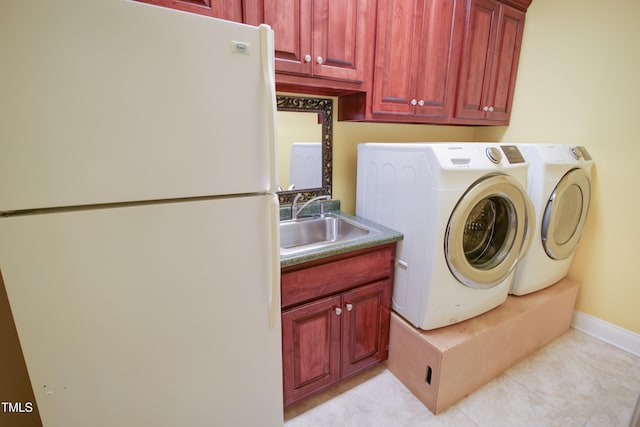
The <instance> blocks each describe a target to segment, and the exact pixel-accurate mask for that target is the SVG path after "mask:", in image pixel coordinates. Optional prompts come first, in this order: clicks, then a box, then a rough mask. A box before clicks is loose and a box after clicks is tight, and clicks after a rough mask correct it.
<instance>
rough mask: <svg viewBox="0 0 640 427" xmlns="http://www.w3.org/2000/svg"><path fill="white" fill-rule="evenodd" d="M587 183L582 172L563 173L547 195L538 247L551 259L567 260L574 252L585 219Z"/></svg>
mask: <svg viewBox="0 0 640 427" xmlns="http://www.w3.org/2000/svg"><path fill="white" fill-rule="evenodd" d="M590 200H591V183H590V181H589V177H588V175H587V173H586V172H585V170H584V169H572V170H570V171H569V172H567V173H566V174H565V175H564V176H563V177H562V179H561V180H560V182H558V185H557V186H556V188H555V189H554V190H553V192H552V193H551V196H550V197H549V201H548V202H547V207H546V208H545V211H544V215H543V216H542V229H541V231H540V232H541V236H542V246H544V250H545V252H546V253H547V255H549V256H550V257H551V258H553V259H557V260H561V259H565V258H568V257H569V256H570V255H571V254H573V251H574V250H575V248H576V246H577V245H578V242H579V241H580V237H581V236H582V229H583V228H584V224H585V221H586V219H587V211H588V210H589V202H590Z"/></svg>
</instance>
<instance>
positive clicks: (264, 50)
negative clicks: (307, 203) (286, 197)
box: [259, 24, 278, 193]
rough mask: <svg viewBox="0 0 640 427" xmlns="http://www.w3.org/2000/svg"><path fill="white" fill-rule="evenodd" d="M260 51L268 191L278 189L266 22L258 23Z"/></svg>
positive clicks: (269, 38) (270, 48) (269, 37)
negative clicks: (265, 124)
mask: <svg viewBox="0 0 640 427" xmlns="http://www.w3.org/2000/svg"><path fill="white" fill-rule="evenodd" d="M259 28H260V43H261V44H262V46H261V49H260V52H261V54H262V74H263V77H264V84H265V89H266V94H267V96H266V97H265V99H266V104H267V105H266V110H267V134H268V135H267V141H268V143H269V166H270V171H269V191H268V192H269V193H275V192H276V191H277V190H278V184H277V182H276V174H277V171H278V148H277V144H276V110H277V107H276V84H275V60H274V57H273V54H274V49H275V48H274V46H275V45H274V41H273V30H272V29H271V27H270V26H269V25H267V24H261V25H260V27H259Z"/></svg>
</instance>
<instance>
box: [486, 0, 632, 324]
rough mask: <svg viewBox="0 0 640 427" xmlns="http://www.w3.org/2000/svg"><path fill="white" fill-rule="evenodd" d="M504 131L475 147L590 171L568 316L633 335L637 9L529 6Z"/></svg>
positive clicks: (621, 1) (628, 5)
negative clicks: (517, 146)
mask: <svg viewBox="0 0 640 427" xmlns="http://www.w3.org/2000/svg"><path fill="white" fill-rule="evenodd" d="M526 19H527V21H526V24H525V34H524V41H523V48H522V54H521V60H520V66H519V71H518V80H517V86H516V98H515V102H514V107H513V114H512V116H511V123H510V126H509V127H506V128H504V127H503V128H481V129H479V130H478V131H477V133H476V137H477V138H478V139H482V140H489V141H493V140H502V141H514V142H524V141H531V142H550V141H554V142H560V143H569V144H582V145H585V146H586V147H587V148H588V149H589V151H590V153H591V155H592V156H593V158H594V160H595V162H596V167H595V174H594V177H593V186H594V191H593V200H592V205H591V210H590V212H589V218H588V221H587V228H586V231H585V235H584V237H583V240H582V243H581V245H580V247H579V249H578V252H577V254H576V257H575V258H574V263H573V265H572V268H571V271H570V273H569V277H571V278H573V279H575V280H577V281H579V282H580V283H582V287H581V288H580V293H579V295H578V301H577V307H576V308H577V310H579V311H582V312H584V313H587V314H590V315H592V316H595V317H597V318H599V319H602V320H605V321H607V322H610V323H613V324H615V325H618V326H620V327H622V328H625V329H628V330H631V331H633V332H636V333H640V275H639V274H638V271H636V268H640V257H639V256H638V255H639V254H640V251H639V250H638V243H639V242H640V226H639V225H638V224H639V222H638V214H639V213H640V200H639V199H638V194H639V191H638V188H637V186H638V183H639V182H640V163H638V162H639V161H640V134H639V133H638V121H640V103H639V102H640V49H639V48H638V42H639V41H640V26H639V25H638V22H639V21H640V2H639V1H638V0H617V1H615V2H602V1H596V0H564V1H561V2H559V1H555V0H534V1H533V3H532V4H531V7H530V9H529V11H528V13H527V18H526Z"/></svg>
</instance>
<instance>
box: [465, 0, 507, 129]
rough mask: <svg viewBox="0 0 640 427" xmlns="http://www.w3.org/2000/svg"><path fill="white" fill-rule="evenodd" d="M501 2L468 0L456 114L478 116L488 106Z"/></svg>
mask: <svg viewBox="0 0 640 427" xmlns="http://www.w3.org/2000/svg"><path fill="white" fill-rule="evenodd" d="M499 12H500V4H499V3H497V2H495V1H493V0H470V2H469V6H468V8H467V14H466V17H465V35H464V45H463V48H462V62H461V64H460V79H459V81H458V96H457V106H456V117H457V118H465V119H477V120H481V119H484V117H485V111H483V108H484V107H485V106H487V107H488V103H487V99H486V94H487V93H488V92H489V76H490V74H491V65H492V63H493V51H492V49H493V46H494V45H495V37H496V31H495V30H494V28H495V26H496V25H497V21H498V14H499Z"/></svg>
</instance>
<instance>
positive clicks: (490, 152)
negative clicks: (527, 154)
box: [486, 147, 502, 164]
mask: <svg viewBox="0 0 640 427" xmlns="http://www.w3.org/2000/svg"><path fill="white" fill-rule="evenodd" d="M486 153H487V157H488V158H489V160H491V161H492V162H493V163H496V164H497V163H500V160H502V153H501V152H500V150H498V149H497V148H496V147H489V148H487V150H486Z"/></svg>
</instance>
